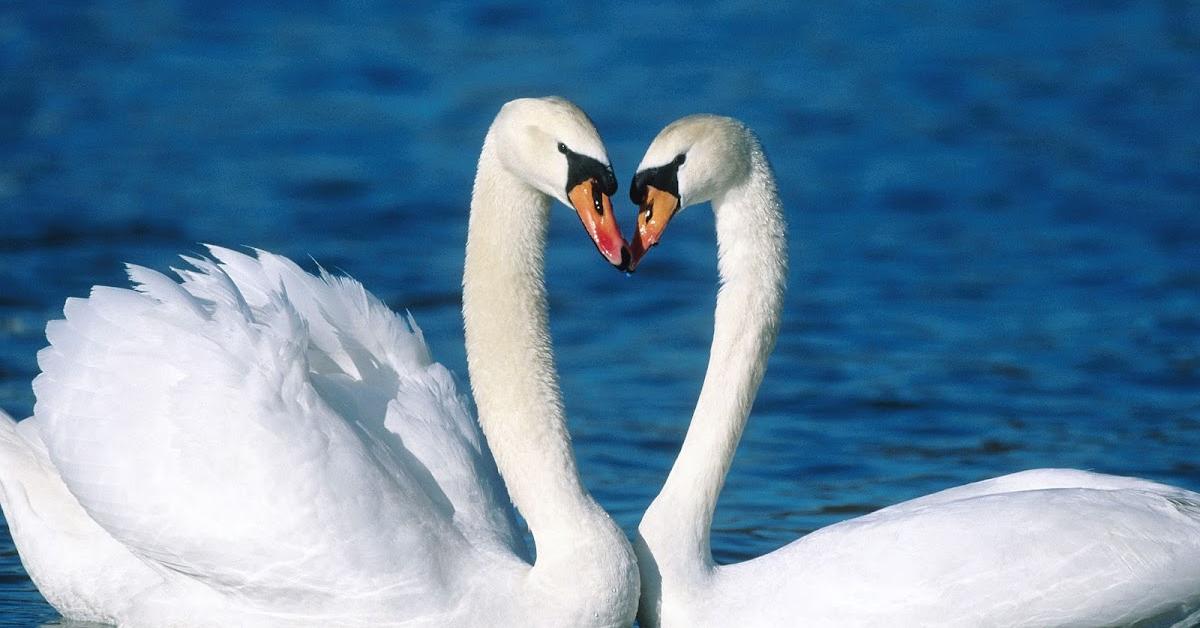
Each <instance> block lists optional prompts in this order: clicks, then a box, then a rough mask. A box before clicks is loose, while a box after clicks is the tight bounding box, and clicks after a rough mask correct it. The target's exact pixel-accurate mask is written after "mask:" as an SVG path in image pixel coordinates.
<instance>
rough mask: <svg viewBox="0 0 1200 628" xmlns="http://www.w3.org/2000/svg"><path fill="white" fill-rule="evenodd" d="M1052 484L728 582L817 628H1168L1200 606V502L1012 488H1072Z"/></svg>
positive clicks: (1123, 483) (924, 513) (997, 491)
mask: <svg viewBox="0 0 1200 628" xmlns="http://www.w3.org/2000/svg"><path fill="white" fill-rule="evenodd" d="M1076 473H1082V472H1076ZM1087 475H1089V476H1095V475H1097V474H1087ZM998 479H999V478H998ZM1047 479H1052V478H1049V477H1047V478H1038V477H1036V474H1035V475H1034V476H1028V477H1024V478H1022V477H1016V478H1008V479H1007V480H1003V481H1001V482H994V483H993V484H990V485H985V486H984V487H975V488H974V489H969V490H964V491H962V492H961V497H960V498H954V499H950V498H946V496H942V498H939V499H929V498H923V500H924V501H923V500H914V502H916V503H905V504H901V505H899V506H898V507H893V508H889V509H884V510H881V511H878V512H876V513H872V514H870V515H866V516H863V517H858V518H856V519H852V520H849V521H846V522H842V523H840V524H836V525H833V526H830V527H828V528H824V529H821V530H818V531H817V532H814V533H812V534H810V535H808V536H806V537H804V538H801V539H799V540H798V541H796V542H794V543H792V544H790V545H788V546H786V547H784V548H782V549H780V550H778V551H776V552H773V553H771V554H768V555H766V556H764V557H761V558H759V559H756V560H753V561H749V562H747V563H742V564H741V565H734V566H730V567H728V568H721V570H722V572H723V573H722V576H723V578H724V579H725V580H726V581H727V586H729V587H730V588H731V589H745V588H746V587H745V585H747V584H748V583H750V582H759V583H760V584H761V583H769V584H768V585H767V586H766V587H762V588H761V589H759V590H757V591H754V592H753V593H749V594H748V595H745V596H743V601H749V602H750V603H758V604H764V603H765V601H764V600H761V599H757V598H758V596H760V595H765V596H767V597H768V598H774V599H777V600H784V599H788V600H790V603H787V604H783V605H781V606H779V608H778V611H777V612H778V613H779V614H780V620H781V621H782V620H783V618H784V617H787V616H788V614H789V613H791V617H792V618H793V619H794V618H795V617H806V618H809V619H810V622H811V623H812V625H824V624H823V623H822V622H826V623H829V622H838V623H841V625H859V624H867V623H871V622H878V621H894V622H898V623H902V624H910V625H988V626H993V625H994V626H1065V625H1072V626H1075V625H1079V626H1085V625H1128V624H1134V623H1137V622H1150V623H1151V624H1153V625H1171V622H1178V621H1186V618H1188V617H1189V616H1191V615H1192V614H1194V613H1196V612H1197V610H1198V609H1200V495H1198V494H1196V493H1191V492H1188V491H1183V490H1180V489H1174V488H1171V487H1165V489H1167V490H1159V489H1157V488H1154V487H1156V486H1162V485H1154V484H1153V483H1150V482H1144V481H1141V480H1130V479H1127V478H1116V477H1113V476H1100V477H1091V478H1086V477H1084V476H1077V477H1075V478H1074V479H1075V480H1088V482H1089V483H1090V484H1091V485H1092V486H1091V487H1078V486H1076V487H1053V486H1050V487H1039V488H1029V489H1022V488H1015V487H1018V486H1035V487H1036V486H1038V485H1039V484H1049V485H1053V484H1059V483H1062V482H1049V481H1046V482H1043V480H1047ZM1056 479H1059V480H1065V479H1070V478H1069V477H1068V476H1066V475H1061V476H1058V478H1056ZM1006 483H1007V484H1009V485H1010V486H1012V487H1014V490H1009V491H1006V490H1002V487H1003V486H1004V485H1005V484H1006ZM1076 483H1078V482H1076ZM1131 483H1132V484H1133V485H1134V486H1129V485H1130V484H1131ZM1101 486H1103V487H1104V488H1100V487H1101ZM961 488H966V487H961ZM930 497H934V496H930ZM848 620H850V621H849V623H847V621H848ZM829 625H833V623H830V624H829ZM1139 625H1141V624H1139Z"/></svg>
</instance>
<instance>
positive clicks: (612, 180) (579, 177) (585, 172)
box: [558, 142, 617, 215]
mask: <svg viewBox="0 0 1200 628" xmlns="http://www.w3.org/2000/svg"><path fill="white" fill-rule="evenodd" d="M558 152H560V153H562V154H564V155H566V156H567V192H568V193H570V192H571V190H573V189H575V186H577V185H579V184H580V183H583V182H584V181H587V180H588V179H595V180H596V182H597V183H598V184H599V186H597V187H599V191H600V192H601V193H603V194H607V195H609V196H612V195H613V194H616V193H617V177H616V175H614V174H613V171H612V166H606V165H604V164H602V163H600V162H599V161H596V160H595V159H592V158H591V157H588V156H587V155H580V154H579V153H577V152H575V151H573V150H571V149H569V148H567V146H566V144H563V143H562V142H559V143H558ZM592 193H593V194H595V193H596V191H595V190H593V191H592ZM596 212H597V213H599V214H601V215H603V212H604V208H603V206H602V205H600V202H599V201H598V200H597V201H596Z"/></svg>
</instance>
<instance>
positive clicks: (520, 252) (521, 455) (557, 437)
mask: <svg viewBox="0 0 1200 628" xmlns="http://www.w3.org/2000/svg"><path fill="white" fill-rule="evenodd" d="M549 202H550V201H549V199H548V197H546V196H545V195H544V194H542V193H540V192H538V191H537V190H535V189H534V188H532V187H531V186H530V185H528V184H527V183H525V182H524V181H522V180H520V179H519V178H518V177H517V176H515V175H514V174H513V173H512V172H510V171H509V170H508V169H507V168H505V167H504V166H503V165H502V163H501V162H500V159H499V157H498V155H497V150H496V143H495V141H494V137H493V134H492V133H490V132H489V134H488V137H487V139H486V140H485V142H484V147H483V151H482V153H481V155H480V158H479V168H478V171H477V174H476V179H475V186H474V192H473V195H472V201H471V214H470V220H469V223H468V228H467V253H466V262H465V267H464V272H463V321H464V331H465V337H466V349H467V368H468V371H469V373H470V378H471V388H472V391H473V393H474V396H475V400H476V405H477V407H478V413H479V423H480V425H481V427H482V428H483V431H484V434H485V436H486V437H487V441H488V445H489V447H490V448H491V450H492V453H493V455H494V457H495V460H496V466H497V468H498V470H499V471H500V475H501V476H502V477H503V478H504V483H505V485H506V487H507V489H508V493H509V496H510V497H511V498H512V501H513V503H514V505H515V506H516V507H517V509H518V510H519V511H520V512H521V515H522V516H523V517H524V518H525V520H526V522H527V523H528V525H529V529H530V532H531V533H532V534H533V537H534V542H535V544H536V546H537V554H538V560H537V565H539V566H540V565H542V564H543V563H552V562H554V561H555V560H557V559H559V558H568V557H569V558H571V559H574V560H576V561H577V562H578V561H580V559H582V558H583V557H582V556H580V555H579V554H580V552H581V551H588V549H587V548H590V547H592V545H594V544H596V543H601V544H603V543H605V542H608V543H617V542H618V541H617V540H614V539H613V537H614V535H615V536H616V537H619V542H624V536H623V535H622V534H621V533H620V530H619V529H618V528H616V526H615V524H613V523H612V520H611V519H610V518H609V517H608V515H607V514H605V513H604V511H603V510H602V509H601V508H600V507H599V505H597V504H596V502H595V500H593V499H592V497H591V496H590V495H589V494H588V493H587V491H586V490H585V488H584V487H583V485H582V483H581V481H580V478H579V473H578V471H577V469H576V464H575V458H574V455H573V454H572V451H571V443H570V435H569V433H568V431H567V427H566V421H565V418H564V412H563V402H562V396H561V392H560V390H559V384H558V373H557V371H556V368H555V364H554V354H553V349H552V347H551V344H550V332H549V328H548V324H547V308H546V291H545V285H544V283H543V273H544V254H545V243H546V229H547V219H548V212H549ZM625 547H626V548H628V544H627V543H626V545H625ZM593 549H594V548H593ZM596 551H601V550H599V549H597V550H596ZM604 551H608V550H607V549H606V550H604ZM626 551H628V550H626Z"/></svg>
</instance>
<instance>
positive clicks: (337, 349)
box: [0, 98, 637, 627]
mask: <svg viewBox="0 0 1200 628" xmlns="http://www.w3.org/2000/svg"><path fill="white" fill-rule="evenodd" d="M557 142H569V143H570V145H571V146H572V147H573V148H574V150H576V151H579V152H581V153H587V154H590V155H592V156H593V159H595V160H597V161H600V160H603V161H604V162H606V161H607V158H606V157H605V155H604V147H603V145H602V144H601V143H600V140H599V137H598V135H597V134H596V132H595V129H594V128H593V127H592V125H591V123H590V121H588V120H587V118H586V116H584V115H583V113H582V112H581V111H579V110H578V109H577V108H576V107H574V105H571V104H570V103H568V102H566V101H563V100H561V99H555V98H549V99H524V100H519V101H514V102H513V103H509V104H508V105H506V106H505V107H504V108H503V109H502V110H501V113H500V115H499V116H497V119H496V122H495V123H494V124H493V126H492V128H491V129H490V130H489V133H488V136H487V139H486V140H485V143H484V149H483V153H482V155H481V157H480V165H479V172H478V175H477V181H478V184H477V186H476V190H475V194H474V197H473V200H472V215H471V226H470V228H469V233H468V260H467V273H466V276H465V278H464V302H465V305H464V315H465V318H466V326H467V336H468V345H469V346H468V355H469V359H470V360H471V370H472V376H473V383H474V384H475V385H476V388H477V391H479V390H482V391H490V390H495V389H506V390H515V389H517V387H518V386H521V385H525V382H527V381H534V382H535V384H534V387H533V389H532V390H533V393H532V394H529V395H525V396H521V397H515V398H509V399H499V400H498V399H497V398H496V397H495V396H494V395H492V396H487V399H488V401H485V400H484V397H485V396H484V395H481V396H480V402H479V411H480V417H479V421H480V423H479V424H477V423H476V421H475V420H474V418H473V417H472V415H471V412H470V410H469V407H468V401H467V400H466V398H465V397H464V396H463V395H462V394H460V392H459V391H458V387H457V385H456V384H455V381H454V378H453V377H452V376H451V374H450V373H449V372H448V371H447V370H446V369H445V368H444V367H443V366H442V365H441V364H438V363H437V362H434V361H433V360H432V358H431V357H430V354H429V349H428V347H427V345H426V344H425V341H424V339H423V337H422V335H421V332H420V329H419V328H417V326H416V323H415V322H413V321H412V319H411V318H409V319H408V320H405V319H403V318H401V317H399V316H397V315H396V314H394V313H393V312H391V311H390V310H389V309H388V308H387V307H386V306H385V305H384V304H383V303H381V302H380V301H379V300H378V299H376V298H375V297H373V296H372V295H371V294H369V293H368V292H367V291H366V290H365V289H364V288H363V287H362V286H361V285H360V284H358V283H357V282H355V281H353V280H351V279H349V278H345V277H335V276H332V275H330V274H328V273H325V272H324V271H322V272H321V273H320V275H319V276H315V275H311V274H309V273H306V272H304V271H303V270H302V269H300V268H299V267H298V266H296V265H295V264H293V263H292V262H291V261H289V260H287V259H285V258H283V257H279V256H277V255H273V254H270V253H267V252H264V251H258V252H257V254H256V255H249V254H244V253H239V252H236V251H232V250H230V249H225V248H220V247H209V253H210V255H211V256H212V258H211V259H207V258H201V257H188V258H185V261H186V262H187V266H186V267H185V268H182V269H179V270H176V271H175V272H176V274H177V275H178V276H179V278H180V279H181V281H182V282H181V283H177V282H176V281H175V280H173V279H171V278H169V277H167V276H165V275H163V274H160V273H158V272H155V271H153V270H149V269H146V268H142V267H137V266H130V267H129V276H130V279H131V280H132V281H133V284H134V289H132V290H130V289H117V288H106V287H97V288H94V289H93V290H92V292H91V294H90V296H89V297H87V298H86V299H70V300H68V301H67V303H66V306H65V307H64V313H65V319H64V320H58V321H53V322H51V323H50V324H49V325H48V326H47V329H46V333H47V337H48V338H49V340H50V346H48V347H47V348H46V349H44V350H42V351H41V352H40V353H39V355H38V363H39V366H40V367H41V369H42V373H41V374H40V375H39V376H38V377H37V379H36V380H35V382H34V390H35V392H36V395H37V403H36V406H35V409H34V416H33V417H31V418H29V419H27V420H25V421H22V422H21V423H19V424H17V423H15V422H13V421H12V419H11V418H9V417H8V416H7V415H2V414H0V487H2V489H3V490H2V494H0V498H2V499H0V502H2V503H3V506H4V512H5V516H6V518H7V520H8V522H9V526H10V529H11V531H12V534H13V537H14V540H15V541H16V544H17V547H18V549H19V551H20V554H21V558H22V561H23V562H24V564H25V566H26V568H27V570H28V571H29V573H30V576H31V577H32V578H33V580H34V582H35V583H36V584H37V585H38V588H39V589H40V590H41V592H42V593H43V594H44V595H45V597H46V598H47V599H48V600H49V601H50V602H51V604H53V605H54V606H55V607H56V608H57V609H58V610H59V611H60V612H62V613H63V614H64V615H66V616H68V617H70V618H73V619H83V620H91V621H100V622H107V623H117V624H121V625H122V626H154V627H163V626H230V625H237V626H385V625H404V626H478V625H492V626H531V625H547V626H558V625H595V626H611V625H619V624H622V623H625V624H628V623H629V622H630V621H631V620H632V617H633V613H634V610H635V605H636V600H637V573H636V568H635V567H634V564H633V556H632V550H631V549H630V547H629V544H628V541H627V540H626V539H625V537H624V535H623V534H622V533H621V531H620V529H619V528H617V527H616V525H615V524H614V523H613V522H612V520H611V519H610V518H609V517H608V516H607V514H605V513H604V512H603V511H602V510H601V509H600V508H599V507H598V506H597V505H596V503H595V501H594V500H592V498H591V497H590V496H589V495H588V494H587V493H586V492H585V491H584V490H583V489H582V484H581V483H580V480H579V477H578V474H577V472H576V469H575V465H574V458H573V456H572V454H571V451H570V445H569V440H568V438H567V433H566V429H565V427H564V426H563V421H564V418H563V416H562V402H561V399H560V398H559V394H560V393H559V391H558V387H557V379H556V377H555V375H554V371H553V361H552V350H551V347H550V345H549V334H548V332H547V330H546V308H545V293H544V287H543V285H542V282H541V265H542V260H543V254H544V246H545V241H544V238H545V232H546V229H545V224H546V220H547V219H548V216H547V212H548V207H549V200H550V196H548V195H547V194H544V193H543V192H541V191H539V189H540V188H541V187H547V188H548V187H549V186H550V185H551V183H550V181H552V180H557V179H558V178H561V181H559V182H558V183H557V185H558V186H559V188H561V190H558V191H556V193H555V194H554V195H553V196H554V197H555V198H560V199H563V200H565V199H566V189H565V185H566V182H567V180H568V176H567V166H566V157H565V156H564V155H563V154H562V153H561V152H560V151H559V150H557V148H556V143H557ZM501 152H509V153H513V154H516V155H518V156H519V157H520V158H521V159H520V164H521V165H518V166H509V165H505V164H504V163H503V162H502V161H501V160H500V159H498V158H497V153H501ZM559 162H562V163H559ZM525 168H532V169H533V171H527V170H525ZM547 172H549V173H551V174H547ZM553 173H557V174H553ZM588 197H589V198H590V194H589V195H588ZM589 207H590V206H589ZM589 211H590V209H589ZM471 251H476V253H474V254H472V253H471ZM479 251H483V253H480V252H479ZM473 311H475V312H476V314H475V315H474V316H473V315H472V312H473ZM498 365H503V366H502V367H500V366H498ZM481 424H482V425H483V427H485V428H488V429H489V430H490V432H489V435H490V436H491V437H492V439H493V441H492V445H493V447H494V448H495V449H496V450H497V453H498V454H499V453H500V452H501V450H503V454H504V455H503V456H499V455H498V456H497V457H496V458H493V456H492V452H491V451H489V448H488V444H487V442H486V441H485V440H484V436H483V433H482V431H481ZM498 464H499V467H500V469H502V470H504V472H505V476H506V478H507V482H508V486H507V487H506V486H505V484H504V483H503V482H502V481H501V476H500V474H499V473H498V468H497V467H498ZM506 488H508V489H509V492H508V493H506ZM510 494H511V496H512V498H513V499H514V500H516V503H517V505H518V506H519V507H522V508H527V509H529V510H530V511H531V512H535V513H536V512H540V511H545V512H546V513H549V514H548V515H546V516H541V517H538V518H537V519H536V522H535V519H533V518H530V521H529V523H530V529H531V532H532V533H533V536H534V539H535V541H536V542H537V543H538V549H539V560H538V561H537V562H536V563H534V564H532V565H531V564H530V559H531V556H530V552H529V551H528V549H527V548H526V547H525V544H524V541H523V539H522V536H521V534H520V531H519V529H518V527H517V525H516V522H515V514H514V510H513V507H512V506H511V505H510V503H509V496H510ZM539 509H540V510H539ZM547 529H549V530H550V531H551V532H553V533H547ZM543 555H544V557H548V558H547V559H543Z"/></svg>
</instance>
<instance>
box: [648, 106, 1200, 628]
mask: <svg viewBox="0 0 1200 628" xmlns="http://www.w3.org/2000/svg"><path fill="white" fill-rule="evenodd" d="M638 170H639V172H638V174H637V175H636V177H635V178H634V183H633V187H632V189H631V190H630V195H631V196H632V197H633V200H634V202H636V203H639V204H640V205H641V211H640V213H639V233H638V235H637V236H636V237H635V240H634V242H633V245H632V248H633V255H634V259H633V261H634V263H635V264H636V262H637V261H638V260H639V258H640V257H641V256H642V255H644V254H645V252H646V250H647V249H648V248H649V247H650V246H653V245H654V244H655V243H657V242H658V239H659V237H660V236H661V234H662V230H663V228H664V227H665V226H666V224H667V222H668V221H669V220H670V219H671V217H672V216H673V215H674V214H675V212H676V211H677V210H678V209H679V208H680V207H684V206H687V205H691V204H695V203H703V202H706V201H710V200H711V201H712V207H713V213H714V214H715V216H716V229H717V240H718V248H719V263H718V268H719V271H720V276H721V289H720V293H719V296H718V297H717V309H716V315H715V329H714V332H713V342H712V353H711V356H710V360H709V364H708V371H707V373H706V375H705V378H704V386H703V389H702V390H701V392H700V397H699V401H698V403H697V405H696V410H695V414H694V415H693V416H692V422H691V425H690V427H689V428H688V432H687V436H686V439H685V440H684V443H683V447H682V450H681V451H680V453H679V457H678V458H677V459H676V460H675V464H674V466H673V467H672V469H671V472H670V475H669V477H668V478H667V481H666V483H665V485H664V486H663V488H662V491H661V492H660V493H659V494H658V496H657V497H656V498H655V500H654V501H653V503H652V504H651V505H650V507H649V509H648V510H647V511H646V514H645V516H644V517H643V519H642V521H641V524H640V526H639V538H638V539H637V540H636V541H635V549H636V551H637V554H638V563H639V567H640V568H641V571H642V600H641V606H640V608H639V611H638V618H639V620H640V622H641V625H642V626H646V627H651V626H688V627H694V626H839V627H841V626H880V625H891V626H1099V625H1105V626H1109V625H1125V624H1133V623H1137V625H1139V626H1141V625H1154V626H1165V625H1171V624H1172V623H1174V622H1178V623H1177V624H1175V625H1179V626H1193V625H1197V622H1200V612H1198V609H1200V495H1198V494H1196V493H1193V492H1189V491H1185V490H1182V489H1178V488H1172V487H1170V486H1165V485H1162V484H1156V483H1153V482H1148V481H1145V480H1139V479H1132V478H1122V477H1114V476H1107V475H1099V474H1094V473H1086V472H1083V471H1071V470H1058V469H1041V470H1036V471H1026V472H1023V473H1017V474H1013V475H1008V476H1004V477H1000V478H995V479H992V480H987V481H983V482H977V483H974V484H969V485H966V486H960V487H957V488H952V489H949V490H945V491H942V492H939V493H935V494H933V495H929V496H926V497H922V498H920V499H915V500H912V501H908V502H905V503H902V504H898V505H895V506H892V507H890V508H885V509H883V510H880V511H878V512H875V513H872V514H869V515H866V516H863V517H858V518H856V519H852V520H850V521H845V522H842V523H839V524H836V525H833V526H829V527H827V528H824V529H821V530H818V531H816V532H814V533H812V534H809V535H807V536H805V537H803V538H801V539H799V540H797V541H795V542H793V543H791V544H790V545H787V546H785V547H783V548H781V549H779V550H777V551H774V552H771V553H770V554H767V555H765V556H762V557H760V558H757V559H754V560H750V561H747V562H744V563H740V564H733V565H716V564H714V562H713V560H712V555H711V553H710V551H709V527H710V525H711V523H712V516H713V509H714V507H715V505H716V502H717V495H718V494H719V493H720V490H721V486H722V483H723V482H724V478H725V474H726V472H727V471H728V470H729V465H730V461H731V460H732V458H733V453H734V450H735V449H736V447H737V443H738V440H739V438H740V437H741V433H742V428H743V427H744V425H745V422H746V418H747V415H748V414H749V411H750V407H751V404H752V403H753V399H754V395H755V392H756V390H757V388H758V385H759V383H760V382H761V380H762V375H763V370H764V367H765V364H766V360H767V355H768V354H769V353H770V351H771V348H772V346H773V344H774V342H775V337H776V330H777V329H778V324H779V313H780V309H781V303H782V295H783V291H784V285H785V281H784V276H785V273H786V269H785V267H786V257H787V250H786V238H785V227H784V217H783V213H782V207H781V204H780V202H779V197H778V194H777V192H776V188H775V182H774V178H773V175H772V172H771V168H770V166H769V164H768V162H767V159H766V157H765V156H764V154H763V151H762V149H761V147H760V146H759V143H758V140H757V139H756V138H755V137H754V136H753V134H752V133H751V132H750V131H749V130H748V129H746V127H744V126H743V125H742V124H740V123H739V122H737V121H735V120H731V119H729V118H722V117H716V116H693V117H688V118H684V119H682V120H679V121H677V122H675V123H673V124H671V125H669V126H668V127H667V128H665V129H664V130H663V131H662V132H661V133H660V134H659V135H658V137H657V138H656V139H655V140H654V142H653V143H652V144H651V145H650V148H649V149H648V150H647V152H646V156H645V158H644V159H643V160H642V163H641V165H640V166H639V168H638ZM1138 622H1142V623H1138Z"/></svg>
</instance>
